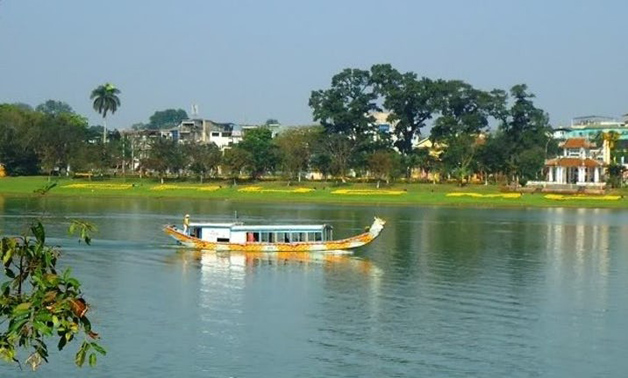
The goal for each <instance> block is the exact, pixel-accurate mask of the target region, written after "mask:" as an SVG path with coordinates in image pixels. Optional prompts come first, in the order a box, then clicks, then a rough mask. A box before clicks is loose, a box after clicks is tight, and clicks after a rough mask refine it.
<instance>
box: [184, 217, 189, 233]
mask: <svg viewBox="0 0 628 378" xmlns="http://www.w3.org/2000/svg"><path fill="white" fill-rule="evenodd" d="M183 233H184V234H186V235H189V234H190V214H185V217H183Z"/></svg>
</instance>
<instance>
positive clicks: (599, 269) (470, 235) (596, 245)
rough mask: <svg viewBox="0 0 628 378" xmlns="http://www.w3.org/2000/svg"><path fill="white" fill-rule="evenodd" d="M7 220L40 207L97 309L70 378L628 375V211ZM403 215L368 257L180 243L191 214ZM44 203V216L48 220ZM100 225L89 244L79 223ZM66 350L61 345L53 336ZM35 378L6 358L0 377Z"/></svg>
mask: <svg viewBox="0 0 628 378" xmlns="http://www.w3.org/2000/svg"><path fill="white" fill-rule="evenodd" d="M0 210H1V211H0V214H1V215H0V230H2V233H3V234H14V233H19V232H21V230H23V229H24V227H25V226H26V224H27V222H28V221H29V219H32V218H33V217H38V216H42V218H43V220H44V222H45V224H46V225H47V226H48V232H49V236H50V238H51V239H50V241H51V242H52V243H54V244H59V245H61V246H62V247H63V250H64V257H63V259H62V260H63V261H64V263H65V264H68V265H71V266H72V267H73V269H74V270H73V271H74V274H75V275H76V276H78V278H80V279H81V280H82V282H83V290H84V292H85V295H86V297H87V299H88V300H89V301H90V302H91V303H93V304H94V306H93V308H92V309H91V310H90V316H91V320H92V323H93V325H94V327H95V329H96V330H97V331H98V332H100V333H101V335H102V337H103V339H102V344H103V345H104V346H105V347H106V348H107V350H108V352H109V353H108V355H107V356H106V357H104V358H100V360H99V365H98V367H97V368H95V369H91V368H83V369H78V368H75V367H74V365H73V363H72V361H73V351H72V350H67V351H63V352H61V353H60V354H58V355H57V354H54V355H53V356H52V357H51V359H52V361H51V363H49V364H46V365H44V366H42V367H41V369H40V371H39V372H37V373H35V374H34V375H38V376H46V377H49V376H50V377H53V376H55V377H56V376H59V377H60V376H64V377H173V376H179V377H322V376H327V377H357V376H360V377H417V376H446V377H470V376H476V377H504V376H509V377H530V376H537V377H575V376H582V377H594V376H599V377H609V376H623V375H624V373H625V371H628V362H627V360H626V358H625V355H626V353H627V352H628V332H626V331H625V330H626V329H627V328H628V317H627V316H626V314H628V290H626V288H627V287H628V258H627V254H626V251H627V250H628V212H626V211H620V210H593V209H588V210H578V209H533V210H532V209H531V210H509V209H458V208H419V207H379V206H372V207H361V206H338V205H311V204H310V205H296V204H286V205H282V204H251V203H246V204H242V203H233V202H229V201H203V200H192V201H184V200H176V199H164V200H156V199H106V200H103V199H70V198H48V199H46V200H42V201H25V200H22V199H18V198H11V197H8V198H4V199H1V200H0ZM236 211H237V213H238V217H239V219H240V220H242V221H247V222H248V221H251V222H269V221H278V222H282V223H289V222H302V223H329V224H332V225H333V226H334V229H335V236H336V237H345V236H349V235H352V234H355V233H358V232H360V231H361V230H362V229H363V228H364V226H366V225H368V224H370V223H371V221H372V217H373V216H374V215H378V216H380V217H383V218H385V219H386V220H387V221H388V223H387V227H386V228H385V229H384V231H383V232H382V234H381V236H380V238H379V239H377V240H376V241H374V242H373V243H372V244H371V245H369V246H367V247H364V248H362V249H360V250H358V251H357V252H356V253H355V254H353V255H327V254H315V255H303V254H284V255H263V254H259V255H243V254H238V253H232V254H215V253H198V252H193V251H189V250H185V249H180V248H177V247H176V246H175V245H174V244H173V243H172V242H171V240H170V239H168V238H167V237H166V236H165V235H164V234H163V233H161V231H160V228H161V226H162V225H163V224H174V223H177V224H180V223H181V221H182V217H183V215H184V214H185V213H189V214H191V215H192V219H193V221H194V220H201V219H212V220H217V221H230V220H232V219H233V217H234V213H235V212H236ZM42 214H43V215H42ZM74 218H80V219H84V220H88V221H90V222H92V223H94V224H96V225H97V226H98V228H99V232H98V234H96V235H95V240H94V242H93V245H92V246H91V247H86V246H84V245H83V244H79V243H78V241H77V238H76V237H70V236H68V235H67V233H66V232H65V230H66V228H67V225H68V221H69V220H70V219H74ZM53 345H55V343H54V342H51V347H52V346H53ZM14 375H33V374H32V373H30V372H27V371H24V372H21V373H20V371H19V370H18V369H16V368H13V367H8V366H7V365H0V376H14Z"/></svg>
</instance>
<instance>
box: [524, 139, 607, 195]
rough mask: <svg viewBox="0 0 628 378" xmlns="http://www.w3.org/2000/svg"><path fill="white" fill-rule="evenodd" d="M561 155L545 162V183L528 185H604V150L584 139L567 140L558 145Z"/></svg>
mask: <svg viewBox="0 0 628 378" xmlns="http://www.w3.org/2000/svg"><path fill="white" fill-rule="evenodd" d="M559 147H560V149H561V150H562V155H559V156H557V157H555V158H553V159H549V160H546V161H545V168H544V173H545V177H546V181H545V182H534V183H530V184H533V185H534V184H549V185H552V184H556V185H565V184H575V185H578V186H598V187H603V186H604V185H605V183H604V180H605V177H604V176H605V171H604V166H605V162H604V156H605V154H604V151H603V150H604V149H605V147H602V148H598V147H597V146H596V145H595V144H594V143H592V142H590V141H589V140H587V139H586V138H569V139H567V140H565V141H564V142H562V143H561V144H559Z"/></svg>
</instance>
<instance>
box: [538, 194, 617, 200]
mask: <svg viewBox="0 0 628 378" xmlns="http://www.w3.org/2000/svg"><path fill="white" fill-rule="evenodd" d="M544 197H545V198H547V199H551V200H556V201H564V200H601V201H617V200H619V199H621V196H617V195H606V196H588V195H585V194H573V195H565V194H546V195H545V196H544Z"/></svg>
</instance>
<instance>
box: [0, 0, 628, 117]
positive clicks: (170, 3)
mask: <svg viewBox="0 0 628 378" xmlns="http://www.w3.org/2000/svg"><path fill="white" fill-rule="evenodd" d="M627 14H628V1H625V0H597V1H581V0H551V1H550V0H526V1H516V0H439V1H433V0H430V1H427V0H387V1H381V0H380V1H373V0H312V1H307V0H108V1H88V0H57V1H51V0H0V103H15V102H23V103H27V104H30V105H32V106H37V105H38V104H40V103H43V102H44V101H46V100H48V99H53V100H59V101H64V102H66V103H68V104H69V105H70V106H72V107H73V108H74V110H75V111H76V112H77V113H79V114H82V115H84V116H86V117H88V118H89V120H90V124H100V123H101V118H100V116H99V115H98V114H97V113H96V112H95V111H94V110H93V109H92V106H91V105H92V103H91V100H90V99H89V95H90V93H91V91H92V89H94V88H95V87H97V86H98V85H100V84H104V83H106V82H110V83H113V84H114V85H115V86H116V87H118V88H119V89H120V91H121V94H120V100H121V102H122V105H121V107H120V108H119V109H118V111H117V112H116V113H115V114H113V115H112V116H108V117H107V124H108V125H109V127H111V128H118V129H125V128H128V127H130V126H131V125H133V124H135V123H139V122H144V123H147V122H148V119H149V117H150V116H151V115H152V114H153V113H154V112H155V111H158V110H164V109H169V108H175V109H178V108H182V109H184V110H186V111H187V112H188V114H190V113H191V106H192V104H197V105H198V110H199V116H200V117H202V118H206V119H211V120H214V121H218V122H234V123H241V124H253V123H263V122H265V121H266V120H267V119H269V118H274V119H277V120H279V121H280V122H281V123H282V124H307V123H311V122H312V111H311V109H310V108H309V106H308V99H309V96H310V93H311V92H312V91H313V90H318V89H327V88H329V86H330V83H331V78H332V76H333V75H334V74H336V73H338V72H340V71H341V70H343V69H344V68H361V69H369V68H370V67H371V66H372V65H373V64H379V63H390V64H392V66H393V67H394V68H396V69H397V70H399V71H401V72H408V71H412V72H415V73H416V74H417V75H419V76H425V77H428V78H431V79H459V80H464V81H466V82H468V83H469V84H471V85H473V86H475V87H477V88H480V89H485V90H490V89H493V88H498V89H505V90H506V89H509V88H510V87H512V86H513V85H515V84H519V83H525V84H527V85H528V87H529V91H530V92H532V93H534V94H535V95H536V99H535V104H536V105H537V106H538V107H540V108H542V109H543V110H545V111H546V112H547V113H549V115H550V121H551V123H552V125H554V126H558V125H566V124H569V122H570V119H571V118H573V117H576V116H583V115H604V116H611V117H621V115H622V114H625V113H628V101H626V96H625V95H626V89H628V70H627V68H628V50H626V48H625V46H626V37H627V36H628V30H627V29H626V22H625V16H626V15H627Z"/></svg>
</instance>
